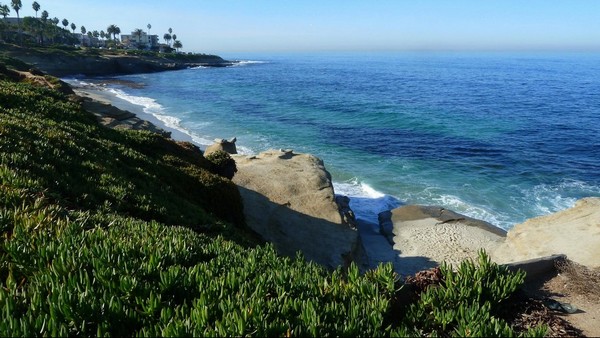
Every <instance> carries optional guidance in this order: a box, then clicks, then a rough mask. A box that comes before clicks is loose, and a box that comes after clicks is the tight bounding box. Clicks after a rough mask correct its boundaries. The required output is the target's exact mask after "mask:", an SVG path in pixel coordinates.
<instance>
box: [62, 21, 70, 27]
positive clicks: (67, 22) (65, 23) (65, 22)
mask: <svg viewBox="0 0 600 338" xmlns="http://www.w3.org/2000/svg"><path fill="white" fill-rule="evenodd" d="M62 25H63V26H65V29H67V27H68V26H69V20H67V19H63V21H62Z"/></svg>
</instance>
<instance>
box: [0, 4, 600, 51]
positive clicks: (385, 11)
mask: <svg viewBox="0 0 600 338" xmlns="http://www.w3.org/2000/svg"><path fill="white" fill-rule="evenodd" d="M22 2H23V8H22V9H21V12H20V14H21V16H33V15H35V13H34V11H33V9H32V8H31V3H33V0H32V1H28V0H23V1H22ZM0 3H10V1H8V0H0ZM38 3H39V4H40V5H41V7H42V10H47V11H48V12H49V13H50V17H58V18H59V19H61V20H62V19H63V18H66V19H67V20H69V21H70V22H74V23H75V24H76V25H77V26H78V27H79V26H81V25H84V26H85V27H86V28H87V29H88V30H94V29H96V30H106V27H107V26H108V25H110V24H116V25H118V26H119V27H120V28H121V31H122V32H123V33H126V32H130V31H133V30H134V29H136V28H143V29H144V30H146V25H147V24H149V23H150V24H151V25H152V29H151V31H150V33H151V34H158V35H159V37H161V40H162V36H163V34H164V33H165V32H166V31H167V29H168V28H169V27H171V28H173V31H174V33H175V34H177V37H178V39H179V40H181V42H182V43H183V46H184V48H183V50H184V51H193V52H206V53H217V54H219V53H235V52H271V51H396V50H486V51H487V50H493V51H497V50H527V51H531V50H533V51H537V50H594V51H600V1H599V0H412V1H404V0H371V1H367V0H361V1H358V0H344V1H342V0H320V1H317V0H314V1H313V0H302V1H300V0H297V1H291V0H194V1H183V0H169V1H165V0H161V1H153V0H146V1H140V0H133V1H129V0H128V1H124V0H121V1H115V0H102V1H98V0H93V1H91V0H76V1H75V0H38ZM11 15H13V16H14V12H12V13H11ZM77 30H79V28H77Z"/></svg>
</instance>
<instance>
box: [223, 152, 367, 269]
mask: <svg viewBox="0 0 600 338" xmlns="http://www.w3.org/2000/svg"><path fill="white" fill-rule="evenodd" d="M233 157H234V159H235V161H236V165H237V169H238V172H237V174H236V175H235V177H234V178H233V182H234V183H236V184H237V185H238V187H239V190H240V193H241V195H242V199H243V201H244V214H245V216H246V223H247V224H248V226H249V227H251V228H252V229H253V230H254V231H256V232H257V233H258V234H260V235H261V236H262V237H263V238H264V239H265V240H267V241H269V242H272V243H273V244H274V246H275V247H276V249H277V250H278V252H279V253H281V254H284V255H288V256H294V255H295V254H296V252H297V251H301V252H302V253H303V254H304V257H305V258H306V259H308V260H311V261H315V262H317V263H319V264H322V265H324V266H327V267H330V268H335V267H338V266H341V265H346V264H348V263H349V262H350V261H351V260H353V259H354V255H355V253H356V250H357V248H358V247H359V244H358V234H357V231H356V228H355V227H353V217H352V216H351V215H352V214H351V213H349V212H348V211H347V210H346V213H345V214H343V213H342V212H341V208H340V207H339V205H338V204H337V203H336V199H335V195H334V191H333V186H332V183H331V176H330V175H329V173H328V172H327V170H326V169H325V167H324V165H323V162H322V161H321V160H320V159H318V158H317V157H315V156H312V155H308V154H296V153H294V152H293V151H291V150H286V151H281V150H269V151H266V152H263V153H260V154H259V155H256V156H240V155H234V156H233Z"/></svg>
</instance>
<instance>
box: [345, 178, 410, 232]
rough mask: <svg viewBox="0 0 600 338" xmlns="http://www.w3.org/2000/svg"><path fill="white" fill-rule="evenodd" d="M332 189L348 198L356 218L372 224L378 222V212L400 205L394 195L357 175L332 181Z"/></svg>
mask: <svg viewBox="0 0 600 338" xmlns="http://www.w3.org/2000/svg"><path fill="white" fill-rule="evenodd" d="M333 189H334V191H335V193H336V194H337V195H343V196H347V197H349V198H350V208H352V211H354V215H355V216H356V218H357V219H362V220H365V221H367V222H370V223H374V224H378V222H379V220H378V216H379V213H381V212H383V211H387V210H392V209H394V208H397V207H398V206H400V205H401V203H400V201H399V200H398V199H397V198H396V197H394V196H391V195H386V194H384V193H382V192H380V191H377V190H375V189H374V188H373V187H371V186H370V185H368V184H366V183H364V182H361V181H360V180H359V179H358V178H357V177H354V178H352V179H350V180H347V181H343V182H333Z"/></svg>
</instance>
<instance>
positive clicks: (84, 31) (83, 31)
mask: <svg viewBox="0 0 600 338" xmlns="http://www.w3.org/2000/svg"><path fill="white" fill-rule="evenodd" d="M80 30H81V45H82V46H83V36H84V35H85V33H86V32H87V29H85V26H81V28H80Z"/></svg>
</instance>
